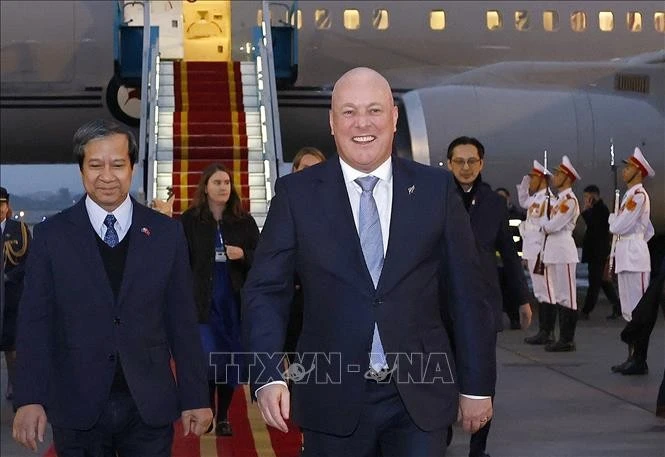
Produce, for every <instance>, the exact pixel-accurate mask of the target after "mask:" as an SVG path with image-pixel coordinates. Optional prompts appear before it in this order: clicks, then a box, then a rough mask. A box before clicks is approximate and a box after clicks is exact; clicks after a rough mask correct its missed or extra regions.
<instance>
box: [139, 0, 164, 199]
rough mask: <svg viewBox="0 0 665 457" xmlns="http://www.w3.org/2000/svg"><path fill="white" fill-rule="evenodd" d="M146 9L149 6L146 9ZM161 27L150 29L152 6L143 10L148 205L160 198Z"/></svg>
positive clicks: (142, 142)
mask: <svg viewBox="0 0 665 457" xmlns="http://www.w3.org/2000/svg"><path fill="white" fill-rule="evenodd" d="M146 6H147V7H146ZM158 94H159V27H151V26H150V7H149V3H148V2H145V3H144V8H143V59H142V68H141V124H140V128H139V157H142V158H143V174H144V175H143V178H144V186H143V188H144V192H145V202H146V203H149V202H151V201H152V200H153V199H154V198H155V196H156V195H157V160H156V159H157V136H158V130H159V126H158V124H159V123H158V122H157V120H158V119H159V105H158Z"/></svg>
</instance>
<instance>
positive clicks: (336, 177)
mask: <svg viewBox="0 0 665 457" xmlns="http://www.w3.org/2000/svg"><path fill="white" fill-rule="evenodd" d="M323 166H324V167H325V170H324V173H323V174H322V177H321V183H320V185H321V194H322V200H323V211H324V213H325V215H326V216H327V217H328V219H329V220H330V227H333V230H334V231H335V239H336V240H337V243H336V244H338V245H339V246H343V247H344V249H346V248H347V247H349V248H350V249H351V256H352V259H353V262H352V265H344V266H343V268H345V269H349V268H354V269H355V271H353V272H352V274H353V276H354V277H355V278H363V281H364V282H367V283H369V284H373V283H372V277H371V276H370V274H369V270H367V266H366V265H365V258H364V257H363V252H362V247H361V246H360V237H359V236H358V231H357V229H356V223H355V221H354V220H353V212H352V211H351V205H350V203H349V194H348V193H347V190H346V183H345V182H344V175H343V174H342V168H341V166H340V164H339V157H337V156H335V157H334V158H331V159H330V160H328V161H327V162H326V163H325V164H324V165H323Z"/></svg>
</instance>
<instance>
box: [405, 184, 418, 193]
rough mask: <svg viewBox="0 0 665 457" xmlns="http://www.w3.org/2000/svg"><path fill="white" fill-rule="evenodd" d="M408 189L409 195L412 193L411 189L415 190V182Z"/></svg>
mask: <svg viewBox="0 0 665 457" xmlns="http://www.w3.org/2000/svg"><path fill="white" fill-rule="evenodd" d="M407 190H408V191H409V195H413V191H414V190H416V186H415V184H414V185H413V186H411V187H409V188H408V189H407Z"/></svg>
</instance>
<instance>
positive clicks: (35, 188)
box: [0, 163, 141, 195]
mask: <svg viewBox="0 0 665 457" xmlns="http://www.w3.org/2000/svg"><path fill="white" fill-rule="evenodd" d="M140 177H141V173H140V169H137V170H136V172H135V174H134V182H133V185H132V190H135V189H137V188H138V187H139V185H140ZM0 185H2V187H5V188H6V189H7V192H9V193H10V194H14V195H26V194H32V193H34V192H41V191H48V192H56V191H57V190H58V189H60V188H61V187H66V188H68V189H69V191H70V192H71V193H72V194H76V193H78V192H83V185H82V184H81V174H80V172H79V167H78V165H77V164H73V163H72V164H65V165H0Z"/></svg>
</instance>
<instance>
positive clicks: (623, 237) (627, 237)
mask: <svg viewBox="0 0 665 457" xmlns="http://www.w3.org/2000/svg"><path fill="white" fill-rule="evenodd" d="M643 239H644V233H631V234H630V235H617V241H619V240H643Z"/></svg>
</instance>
